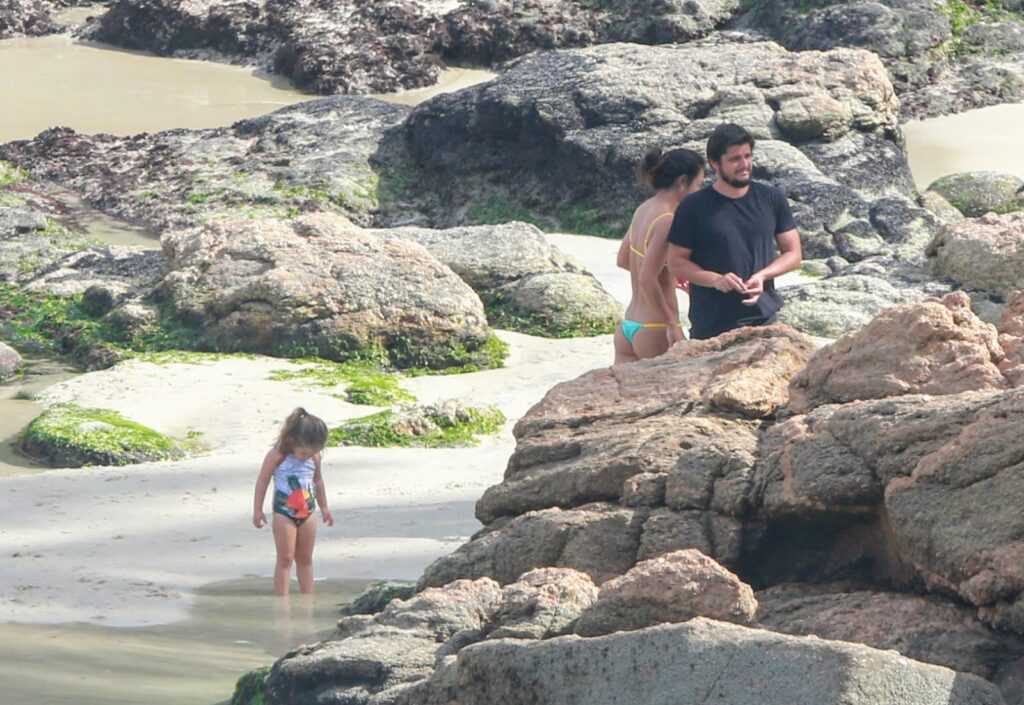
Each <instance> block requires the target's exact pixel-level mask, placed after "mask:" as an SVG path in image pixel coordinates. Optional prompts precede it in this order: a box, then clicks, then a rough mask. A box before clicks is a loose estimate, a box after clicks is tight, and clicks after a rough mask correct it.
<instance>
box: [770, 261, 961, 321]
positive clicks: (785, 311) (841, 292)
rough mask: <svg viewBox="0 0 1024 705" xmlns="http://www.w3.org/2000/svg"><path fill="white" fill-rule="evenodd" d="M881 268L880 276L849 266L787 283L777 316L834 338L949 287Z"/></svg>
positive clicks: (943, 293)
mask: <svg viewBox="0 0 1024 705" xmlns="http://www.w3.org/2000/svg"><path fill="white" fill-rule="evenodd" d="M883 261H884V260H883ZM860 271H864V270H860ZM882 271H883V272H884V273H883V274H882V275H881V276H879V274H878V273H876V272H873V271H870V270H869V271H866V272H865V273H863V274H860V273H858V269H857V268H855V267H850V268H847V269H846V270H843V271H841V272H840V273H838V274H837V275H835V276H831V277H827V278H825V279H822V280H820V281H816V282H811V283H809V284H799V285H796V286H787V287H786V288H785V289H783V291H782V295H783V298H784V300H785V305H784V306H783V307H782V310H781V311H779V320H780V321H781V322H782V323H786V324H788V325H791V326H793V327H794V328H796V329H797V330H799V331H802V332H804V333H807V334H808V335H814V336H819V337H822V338H838V337H840V336H843V335H846V334H848V333H853V332H856V331H858V330H860V329H862V328H863V327H864V326H866V325H867V324H868V323H870V322H871V321H872V320H873V319H874V318H875V316H877V315H879V314H880V313H882V312H883V311H885V310H887V309H889V308H891V307H892V306H899V305H901V304H910V303H914V302H917V301H921V300H922V299H926V298H928V297H930V296H944V295H945V294H947V293H948V292H949V290H950V287H949V286H946V285H943V284H940V283H936V282H921V281H916V279H917V277H916V276H914V277H912V278H911V277H907V276H904V275H901V274H900V273H899V272H898V271H897V270H895V269H894V268H890V267H883V268H882Z"/></svg>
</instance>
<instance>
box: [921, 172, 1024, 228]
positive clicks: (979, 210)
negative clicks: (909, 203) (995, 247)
mask: <svg viewBox="0 0 1024 705" xmlns="http://www.w3.org/2000/svg"><path fill="white" fill-rule="evenodd" d="M928 190H929V191H934V192H936V193H938V194H939V195H940V196H942V197H943V198H945V199H946V200H947V201H949V203H950V204H951V205H952V206H953V207H954V208H956V209H957V210H958V211H960V212H961V213H963V214H964V215H966V216H967V217H968V218H977V217H978V216H982V215H985V214H986V213H1012V212H1014V211H1019V210H1021V209H1024V180H1021V179H1020V178H1019V177H1017V176H1014V175H1013V174H1002V173H1000V172H997V171H968V172H963V173H960V174H950V175H949V176H943V177H942V178H941V179H937V180H936V181H933V182H932V184H931V185H930V186H929V187H928Z"/></svg>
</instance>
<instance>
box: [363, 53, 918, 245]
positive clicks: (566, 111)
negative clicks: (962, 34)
mask: <svg viewBox="0 0 1024 705" xmlns="http://www.w3.org/2000/svg"><path fill="white" fill-rule="evenodd" d="M651 76H658V80H652V79H651ZM726 121H734V122H738V123H740V124H742V125H744V126H745V127H747V128H748V129H750V130H751V131H752V132H753V133H754V134H755V136H756V137H757V139H758V140H759V143H758V146H757V150H756V154H757V160H758V170H757V174H756V176H757V177H758V178H760V179H763V180H766V181H768V182H771V183H773V184H776V185H779V186H781V187H782V188H784V189H785V190H786V192H787V194H788V196H789V198H790V200H791V201H792V202H793V207H794V214H795V216H796V218H797V222H798V225H799V226H800V230H801V233H802V234H803V236H804V238H805V240H806V242H807V243H808V249H809V250H810V249H813V250H814V254H813V256H818V257H827V256H829V255H831V254H835V253H836V252H839V251H843V250H846V249H849V248H848V247H847V243H852V242H853V240H851V239H850V238H848V237H845V236H844V235H843V234H844V233H849V232H855V231H856V232H860V231H861V230H863V233H862V236H861V237H860V238H859V239H858V240H857V243H856V245H855V246H854V245H851V246H850V247H852V248H853V250H854V251H857V252H860V253H861V254H860V255H859V256H861V257H863V256H865V253H866V252H869V251H871V250H870V249H864V246H863V245H862V241H864V240H865V239H867V240H872V238H873V242H874V245H873V247H874V248H875V249H879V248H882V247H884V245H885V238H884V237H883V236H882V235H881V234H880V233H879V231H878V229H877V228H876V227H875V226H874V225H873V224H872V223H871V210H872V205H873V203H874V202H875V201H876V200H878V199H881V198H887V197H893V196H901V195H902V196H907V195H909V194H910V192H911V190H912V188H913V184H912V180H911V178H910V172H909V168H908V167H907V164H906V157H905V154H904V152H903V149H902V146H901V142H900V137H899V134H898V127H897V124H898V102H897V101H896V100H895V98H894V96H893V94H892V86H891V84H890V83H889V80H888V78H887V77H886V74H885V69H884V68H883V67H882V65H881V64H880V63H879V62H878V60H877V58H876V57H874V56H873V55H871V54H869V53H867V52H862V51H854V50H847V49H840V50H835V51H831V52H826V53H818V52H805V53H800V54H797V53H790V52H787V51H785V50H783V49H782V48H781V47H779V46H778V45H775V44H772V43H770V42H750V41H745V40H743V39H742V38H741V37H737V36H735V35H716V36H714V37H712V38H709V39H707V40H703V41H699V42H693V43H689V44H684V45H674V46H659V47H649V46H639V45H635V44H612V45H606V46H600V47H591V48H587V49H578V50H565V51H557V52H547V53H542V54H535V55H531V56H528V57H525V58H523V59H520V60H517V61H516V62H514V63H513V64H511V65H510V67H509V69H508V70H507V71H506V72H505V73H503V74H502V75H501V76H500V77H499V78H497V79H495V80H494V81H492V82H490V83H487V84H482V85H480V86H474V87H471V88H468V89H464V90H462V91H459V92H457V93H454V94H446V95H442V96H438V97H436V98H434V99H433V100H431V101H428V102H427V103H424V104H422V105H420V106H419V107H417V108H416V109H415V110H414V111H413V112H412V114H411V115H410V117H409V119H408V121H407V123H406V125H405V129H404V133H403V134H402V135H397V134H396V135H395V136H394V139H388V140H386V141H385V142H384V143H383V145H382V150H381V152H380V153H379V154H378V160H379V162H380V164H381V167H380V168H381V169H382V170H383V169H384V168H385V166H388V168H390V169H392V170H400V171H401V173H403V174H409V173H415V174H421V175H422V178H415V179H409V180H408V181H409V182H410V192H411V193H412V194H413V195H414V196H416V197H417V198H418V199H419V205H420V207H421V208H423V209H424V210H425V211H426V212H427V214H428V215H429V216H430V217H431V218H432V219H433V222H434V223H435V224H436V225H438V226H449V225H455V224H461V223H465V222H474V221H475V222H487V221H488V220H489V219H493V218H495V215H494V214H496V213H508V212H523V211H524V210H525V211H527V212H531V213H533V214H535V217H537V218H541V219H547V220H549V221H552V222H555V223H558V224H561V225H562V226H563V227H565V228H567V229H570V230H577V231H579V230H583V231H587V232H595V233H600V234H614V235H616V236H618V235H621V233H622V232H624V231H625V229H626V226H627V224H628V217H629V213H630V212H632V209H633V208H634V207H635V206H636V204H637V203H638V202H639V201H640V200H642V199H643V197H644V193H643V192H642V191H641V190H640V189H639V188H638V187H633V188H630V187H626V186H625V185H626V184H630V183H632V182H633V180H634V179H633V177H634V168H635V164H636V162H637V160H638V159H639V158H640V156H641V155H642V154H643V153H644V151H645V150H646V149H647V148H649V147H650V145H652V144H662V145H666V146H668V145H682V146H690V147H693V148H695V149H697V150H698V151H699V152H703V151H704V142H705V140H706V139H707V137H708V135H709V134H710V133H711V131H712V130H713V129H714V127H715V126H716V125H718V124H719V123H721V122H726ZM400 136H401V137H402V139H399V137H400ZM407 210H408V209H407V207H402V208H399V209H396V210H395V211H394V212H393V213H392V212H391V211H389V209H387V208H385V209H384V212H383V213H382V214H381V217H382V218H383V219H385V220H388V219H390V218H394V219H400V218H402V217H405V216H406V212H407ZM858 248H859V249H858Z"/></svg>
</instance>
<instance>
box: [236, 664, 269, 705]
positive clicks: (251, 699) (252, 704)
mask: <svg viewBox="0 0 1024 705" xmlns="http://www.w3.org/2000/svg"><path fill="white" fill-rule="evenodd" d="M269 673H270V666H261V667H260V668H255V669H253V670H251V671H249V672H248V673H246V674H245V675H243V676H242V677H241V678H239V679H238V681H237V682H236V683H235V692H234V693H233V694H232V696H231V705H263V703H264V702H265V700H264V699H263V681H265V680H266V679H267V675H268V674H269Z"/></svg>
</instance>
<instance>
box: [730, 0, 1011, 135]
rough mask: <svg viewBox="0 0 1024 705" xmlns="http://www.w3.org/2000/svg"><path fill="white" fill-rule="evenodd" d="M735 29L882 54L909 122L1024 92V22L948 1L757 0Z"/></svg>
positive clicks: (803, 44)
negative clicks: (811, 1)
mask: <svg viewBox="0 0 1024 705" xmlns="http://www.w3.org/2000/svg"><path fill="white" fill-rule="evenodd" d="M745 8H747V12H746V13H745V14H744V15H743V16H742V17H741V18H740V19H739V20H738V21H737V23H736V26H737V27H740V28H743V29H746V30H748V31H753V32H755V33H766V34H767V35H768V36H769V37H771V38H772V39H774V40H775V41H777V42H779V43H780V44H782V45H783V46H785V47H786V48H788V49H790V50H793V51H807V50H819V51H820V50H827V49H833V48H836V47H857V48H861V49H867V50H869V51H871V52H873V53H875V54H877V55H878V56H879V57H880V58H881V60H882V61H883V62H884V63H885V66H886V68H887V69H888V70H889V74H890V76H891V77H892V82H893V85H894V87H895V89H896V91H897V93H898V94H899V95H900V100H901V103H902V108H903V113H904V115H905V117H907V118H921V117H928V116H934V115H942V114H945V113H950V112H960V111H962V110H967V109H970V108H977V107H982V106H985V105H994V104H997V103H1007V102H1015V101H1018V100H1020V98H1021V96H1022V95H1024V33H1022V30H1024V23H1021V22H1020V21H1018V20H1017V19H1014V17H1015V16H1014V15H1013V14H1011V13H999V12H996V11H994V10H993V9H992V8H988V7H986V8H984V10H982V9H979V8H978V7H977V6H976V5H973V4H970V3H963V4H962V5H958V6H956V7H955V9H954V8H952V7H951V6H950V5H949V4H948V3H946V2H944V0H924V1H923V2H907V0H858V1H857V2H833V1H831V0H828V1H826V2H818V3H814V4H813V5H807V4H806V3H803V2H800V0H773V1H772V2H750V3H747V4H746V5H745Z"/></svg>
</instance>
